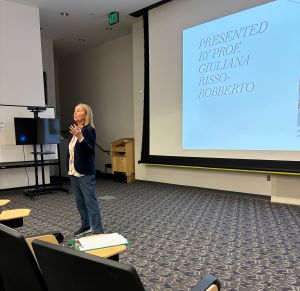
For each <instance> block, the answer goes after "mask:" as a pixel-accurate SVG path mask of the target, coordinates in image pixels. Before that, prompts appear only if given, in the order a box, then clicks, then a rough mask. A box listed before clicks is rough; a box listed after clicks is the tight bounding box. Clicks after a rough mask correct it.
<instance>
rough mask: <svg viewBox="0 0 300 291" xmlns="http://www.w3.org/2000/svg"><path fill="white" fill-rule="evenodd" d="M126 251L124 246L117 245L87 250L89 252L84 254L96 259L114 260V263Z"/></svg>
mask: <svg viewBox="0 0 300 291" xmlns="http://www.w3.org/2000/svg"><path fill="white" fill-rule="evenodd" d="M97 235H99V234H97ZM85 237H89V236H85ZM74 243H75V242H74ZM126 250H127V247H126V245H119V246H113V247H107V248H101V249H95V250H89V251H85V253H87V254H90V255H94V256H98V257H101V258H106V259H111V260H114V261H119V254H120V253H122V252H124V251H126Z"/></svg>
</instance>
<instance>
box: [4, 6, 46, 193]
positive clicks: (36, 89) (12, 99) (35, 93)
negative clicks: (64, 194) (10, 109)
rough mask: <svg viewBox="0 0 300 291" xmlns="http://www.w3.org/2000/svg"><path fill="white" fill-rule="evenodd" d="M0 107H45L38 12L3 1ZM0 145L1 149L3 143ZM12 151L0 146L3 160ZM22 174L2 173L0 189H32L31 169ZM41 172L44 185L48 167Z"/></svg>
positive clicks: (18, 169) (6, 170)
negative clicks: (25, 187)
mask: <svg viewBox="0 0 300 291" xmlns="http://www.w3.org/2000/svg"><path fill="white" fill-rule="evenodd" d="M0 104H5V105H32V106H44V105H45V104H44V87H43V68H42V52H41V37H40V21H39V10H38V9H37V8H35V7H30V6H25V5H20V4H16V3H11V2H8V1H3V0H0ZM2 117H3V116H2ZM0 122H1V116H0ZM5 126H6V125H5ZM3 130H5V128H4V129H3ZM1 138H5V137H3V136H2V137H1ZM1 143H2V144H4V145H5V140H4V141H3V140H1ZM14 147H17V146H13V145H8V146H7V147H5V146H2V148H1V149H0V152H1V151H2V152H3V153H4V154H5V158H7V157H8V156H9V154H10V153H11V152H10V151H9V150H14ZM18 147H21V146H18ZM21 156H22V158H23V155H21ZM14 158H15V157H14ZM26 171H27V172H25V168H17V169H2V170H1V173H0V189H6V188H13V187H22V186H28V185H34V184H35V177H34V168H33V167H31V168H27V170H26ZM45 171H46V172H45V178H46V182H47V183H48V182H49V167H46V169H45ZM27 175H28V178H27ZM39 178H41V175H40V177H39ZM40 182H41V181H40Z"/></svg>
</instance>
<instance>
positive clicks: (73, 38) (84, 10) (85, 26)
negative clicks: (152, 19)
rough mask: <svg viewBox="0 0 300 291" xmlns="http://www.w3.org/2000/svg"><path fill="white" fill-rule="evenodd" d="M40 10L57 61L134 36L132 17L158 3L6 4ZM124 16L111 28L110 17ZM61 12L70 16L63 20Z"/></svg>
mask: <svg viewBox="0 0 300 291" xmlns="http://www.w3.org/2000/svg"><path fill="white" fill-rule="evenodd" d="M6 1H10V2H15V3H20V4H23V5H29V6H34V7H38V8H39V9H40V23H41V35H42V37H43V38H49V39H52V40H53V44H54V51H55V54H56V56H57V57H63V56H66V55H69V54H72V53H75V52H78V51H80V50H82V49H85V48H88V47H91V46H94V45H98V44H101V43H104V42H107V41H110V40H113V39H116V38H119V37H121V36H123V35H126V34H128V33H130V32H131V24H132V23H133V22H135V21H137V20H138V19H136V18H135V17H132V16H129V14H130V13H132V12H135V11H137V10H140V9H142V8H145V7H147V6H150V5H152V4H154V3H157V2H160V1H158V0H6ZM112 11H118V12H119V13H120V22H119V23H117V24H114V25H112V26H109V24H108V14H109V13H110V12H112ZM61 12H67V13H69V16H62V15H61Z"/></svg>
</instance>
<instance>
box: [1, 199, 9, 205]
mask: <svg viewBox="0 0 300 291" xmlns="http://www.w3.org/2000/svg"><path fill="white" fill-rule="evenodd" d="M8 203H10V200H8V199H0V206H4V205H6V204H8Z"/></svg>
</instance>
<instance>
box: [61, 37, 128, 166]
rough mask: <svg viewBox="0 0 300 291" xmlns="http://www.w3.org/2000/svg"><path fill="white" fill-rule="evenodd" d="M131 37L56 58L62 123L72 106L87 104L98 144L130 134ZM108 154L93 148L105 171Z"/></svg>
mask: <svg viewBox="0 0 300 291" xmlns="http://www.w3.org/2000/svg"><path fill="white" fill-rule="evenodd" d="M132 75H133V74H132V38H131V35H126V36H124V37H121V38H119V39H116V40H113V41H111V42H108V43H105V44H103V45H99V46H97V47H93V48H91V49H87V50H85V51H83V52H81V53H78V54H75V55H72V56H69V57H66V58H64V59H62V60H60V61H59V86H60V110H61V112H62V114H61V119H62V126H63V128H65V129H67V128H68V127H69V125H70V124H71V123H72V122H73V118H72V116H73V110H74V106H75V105H76V104H77V103H79V102H84V103H87V104H89V105H90V106H91V107H92V109H93V113H94V121H95V125H96V133H97V143H98V144H99V145H100V146H101V147H103V148H105V149H108V150H109V149H110V144H111V142H112V141H114V140H116V139H119V138H122V137H133V133H134V131H133V93H132V82H133V80H132ZM110 162H111V161H110V156H108V155H107V154H105V153H103V152H101V151H100V150H96V168H97V170H101V171H104V164H105V163H110Z"/></svg>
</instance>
